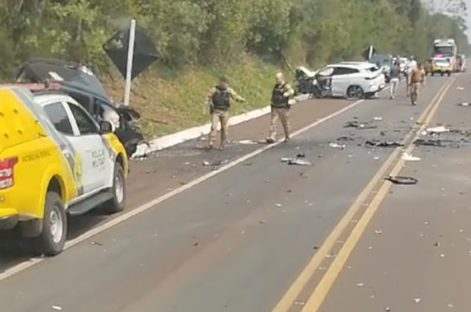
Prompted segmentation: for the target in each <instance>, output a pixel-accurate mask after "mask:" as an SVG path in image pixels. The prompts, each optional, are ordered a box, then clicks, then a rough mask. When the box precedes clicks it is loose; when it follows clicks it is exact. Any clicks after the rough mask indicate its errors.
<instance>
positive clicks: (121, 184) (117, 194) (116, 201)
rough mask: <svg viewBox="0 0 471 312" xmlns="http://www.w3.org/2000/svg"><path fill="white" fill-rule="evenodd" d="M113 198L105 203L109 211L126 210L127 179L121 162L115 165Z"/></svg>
mask: <svg viewBox="0 0 471 312" xmlns="http://www.w3.org/2000/svg"><path fill="white" fill-rule="evenodd" d="M111 191H112V193H113V198H112V199H111V200H110V201H109V202H108V203H106V204H105V210H106V212H108V213H117V212H120V211H123V210H124V207H125V205H126V181H125V178H124V169H123V166H121V164H120V163H118V162H117V163H116V164H115V166H114V176H113V188H112V190H111Z"/></svg>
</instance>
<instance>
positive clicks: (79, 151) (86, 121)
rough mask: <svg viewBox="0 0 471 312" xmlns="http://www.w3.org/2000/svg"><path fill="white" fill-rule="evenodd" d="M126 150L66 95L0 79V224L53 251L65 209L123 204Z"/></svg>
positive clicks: (60, 242)
mask: <svg viewBox="0 0 471 312" xmlns="http://www.w3.org/2000/svg"><path fill="white" fill-rule="evenodd" d="M127 159H128V157H127V155H126V151H125V149H124V147H123V145H122V144H121V143H120V141H119V140H118V139H117V138H116V136H115V135H114V134H112V133H111V124H109V123H107V122H102V123H101V124H100V125H98V124H97V123H96V122H95V120H94V119H93V118H92V117H91V116H90V114H89V113H88V112H87V111H85V110H84V109H83V108H82V106H81V105H79V104H78V103H77V102H76V101H75V100H74V99H73V98H71V97H70V96H68V95H66V94H64V93H60V92H57V91H49V90H45V89H44V85H39V84H15V85H0V229H2V230H10V229H13V228H15V227H18V228H19V230H20V233H22V234H23V236H25V237H27V238H30V239H31V240H32V241H33V246H34V247H35V249H36V251H37V252H40V253H42V254H45V255H49V256H53V255H56V254H59V253H60V252H61V251H62V250H63V248H64V245H65V240H66V236H67V217H66V215H67V214H70V215H78V214H83V213H86V212H88V211H90V210H92V209H94V208H97V207H101V208H103V209H105V210H107V211H109V212H111V213H113V212H118V211H121V210H123V209H124V207H125V202H126V187H125V179H126V176H127V172H128V161H127Z"/></svg>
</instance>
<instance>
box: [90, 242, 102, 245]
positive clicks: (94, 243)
mask: <svg viewBox="0 0 471 312" xmlns="http://www.w3.org/2000/svg"><path fill="white" fill-rule="evenodd" d="M92 245H95V246H103V244H102V243H99V242H92Z"/></svg>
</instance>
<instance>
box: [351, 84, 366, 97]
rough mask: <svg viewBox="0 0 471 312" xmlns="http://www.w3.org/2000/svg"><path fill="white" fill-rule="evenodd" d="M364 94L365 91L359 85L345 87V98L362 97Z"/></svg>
mask: <svg viewBox="0 0 471 312" xmlns="http://www.w3.org/2000/svg"><path fill="white" fill-rule="evenodd" d="M364 96H365V92H364V91H363V89H362V87H360V86H350V87H348V89H347V98H349V99H362V98H363V97H364Z"/></svg>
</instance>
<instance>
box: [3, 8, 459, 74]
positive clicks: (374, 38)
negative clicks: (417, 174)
mask: <svg viewBox="0 0 471 312" xmlns="http://www.w3.org/2000/svg"><path fill="white" fill-rule="evenodd" d="M131 17H134V18H136V19H137V21H138V23H139V25H141V26H143V27H144V28H145V29H147V31H148V32H149V34H150V35H151V37H152V38H153V39H154V41H155V42H156V43H157V45H158V48H159V50H160V52H161V54H162V55H163V62H164V63H165V64H167V65H168V66H181V65H188V64H198V63H199V64H217V65H224V64H227V63H228V62H234V61H237V60H238V59H239V57H240V56H241V55H244V53H254V54H257V55H259V56H262V57H271V58H272V59H273V57H275V58H277V57H280V56H281V55H284V56H286V57H287V58H288V59H289V60H291V61H293V62H296V63H300V62H306V63H310V64H319V63H323V62H328V61H335V60H337V59H344V58H356V57H358V56H359V55H360V54H361V51H362V50H363V49H365V47H366V46H368V45H370V44H373V45H375V46H377V47H378V48H379V50H381V51H383V52H391V53H395V54H398V53H400V54H402V53H407V54H415V55H417V56H419V57H427V56H428V54H429V53H430V46H431V42H432V41H433V39H434V38H438V37H452V38H455V39H456V40H457V41H458V43H459V46H460V48H462V49H467V48H468V41H467V37H466V36H465V35H464V31H465V27H464V23H463V21H461V20H459V19H452V18H450V17H446V16H444V15H430V14H428V13H427V12H426V11H425V9H423V8H422V6H421V2H420V0H328V1H326V0H173V1H168V0H106V1H103V0H0V59H1V60H2V62H1V63H0V74H2V75H7V74H8V73H11V70H12V69H13V68H14V67H15V66H16V65H17V64H18V63H19V62H22V61H24V60H26V59H28V58H30V57H33V56H55V57H62V58H66V59H72V60H83V61H87V62H89V63H91V64H92V65H95V66H100V67H102V68H104V67H105V66H107V65H108V64H109V63H108V62H107V59H106V57H105V55H104V53H103V51H102V44H103V43H104V42H105V41H106V39H107V38H108V37H109V36H110V35H111V33H112V32H113V31H114V29H115V28H116V26H118V25H121V24H122V23H126V22H128V21H129V19H130V18H131Z"/></svg>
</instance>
